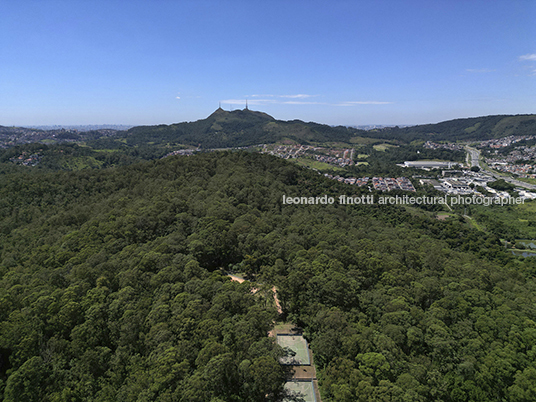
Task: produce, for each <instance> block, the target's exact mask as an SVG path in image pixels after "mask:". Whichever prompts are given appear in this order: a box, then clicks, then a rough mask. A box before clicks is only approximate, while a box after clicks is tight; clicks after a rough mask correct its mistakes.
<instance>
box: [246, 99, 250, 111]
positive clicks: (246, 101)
mask: <svg viewBox="0 0 536 402" xmlns="http://www.w3.org/2000/svg"><path fill="white" fill-rule="evenodd" d="M246 110H249V109H248V100H247V98H246Z"/></svg>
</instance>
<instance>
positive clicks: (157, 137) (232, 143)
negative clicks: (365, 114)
mask: <svg viewBox="0 0 536 402" xmlns="http://www.w3.org/2000/svg"><path fill="white" fill-rule="evenodd" d="M530 134H536V115H520V116H484V117H475V118H469V119H456V120H449V121H445V122H441V123H437V124H425V125H419V126H413V127H404V128H399V127H390V128H384V129H379V130H370V131H364V130H357V129H354V128H349V127H342V126H339V127H332V126H328V125H324V124H317V123H310V122H309V123H306V122H303V121H300V120H292V121H281V120H276V119H274V118H273V117H271V116H269V115H267V114H266V113H262V112H256V111H252V110H248V109H244V110H235V111H232V112H229V111H225V110H223V109H221V108H219V109H218V110H216V111H215V112H214V113H212V114H211V115H210V116H209V117H207V118H206V119H203V120H198V121H195V122H185V123H178V124H172V125H160V126H139V127H133V128H131V129H130V130H128V132H127V134H126V137H125V138H126V143H127V144H128V145H143V144H155V145H162V144H188V145H192V146H197V145H201V146H202V147H203V148H226V147H238V146H249V145H255V144H262V143H274V142H281V141H294V142H297V143H301V144H311V143H326V142H346V143H351V142H353V141H354V139H356V138H371V139H383V140H391V141H397V142H403V143H409V142H411V141H415V140H418V141H427V140H431V141H466V140H486V139H492V138H500V137H505V136H509V135H530Z"/></svg>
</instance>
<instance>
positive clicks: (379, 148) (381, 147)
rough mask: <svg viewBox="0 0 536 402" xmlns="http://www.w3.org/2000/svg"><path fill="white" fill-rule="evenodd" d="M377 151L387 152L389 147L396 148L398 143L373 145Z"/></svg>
mask: <svg viewBox="0 0 536 402" xmlns="http://www.w3.org/2000/svg"><path fill="white" fill-rule="evenodd" d="M372 147H373V148H374V149H375V150H376V151H380V152H385V150H386V149H388V148H396V145H392V144H376V145H373V146H372Z"/></svg>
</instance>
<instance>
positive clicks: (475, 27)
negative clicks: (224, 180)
mask: <svg viewBox="0 0 536 402" xmlns="http://www.w3.org/2000/svg"><path fill="white" fill-rule="evenodd" d="M535 21H536V1H532V0H524V1H516V0H485V1H478V0H444V1H440V0H422V1H421V0H363V1H359V0H353V1H343V0H330V1H314V0H307V1H305V0H304V1H295V0H284V1H279V0H266V1H261V0H247V1H246V0H245V1H240V0H227V1H226V0H218V1H216V0H195V1H187V0H186V1H164V0H153V1H136V0H128V1H127V0H125V1H114V0H106V1H100V0H92V1H89V0H87V1H76V0H70V1H47V0H36V1H28V0H18V1H11V0H0V125H34V124H112V123H113V124H132V125H140V124H170V123H175V122H181V121H193V120H197V119H201V118H204V117H206V116H208V115H209V114H210V113H212V112H213V111H214V110H215V109H216V108H217V107H218V103H219V102H221V103H222V107H223V108H224V109H230V108H231V107H232V108H235V109H237V108H243V107H244V105H245V99H246V98H247V99H248V103H249V107H250V109H254V110H261V111H264V112H266V113H269V114H271V115H272V116H274V117H275V118H278V119H282V120H292V119H300V120H305V121H316V122H319V123H326V124H343V125H361V124H421V123H432V122H439V121H443V120H449V119H454V118H460V117H470V116H481V115H491V114H526V113H536V24H535Z"/></svg>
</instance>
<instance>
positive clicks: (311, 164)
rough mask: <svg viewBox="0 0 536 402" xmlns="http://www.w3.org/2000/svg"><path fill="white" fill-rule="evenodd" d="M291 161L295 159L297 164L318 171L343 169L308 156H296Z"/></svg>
mask: <svg viewBox="0 0 536 402" xmlns="http://www.w3.org/2000/svg"><path fill="white" fill-rule="evenodd" d="M293 161H296V163H297V164H298V165H301V166H306V167H308V168H311V169H317V170H320V171H328V170H334V171H341V172H342V171H343V170H344V169H343V168H340V167H338V166H334V165H330V164H329V163H324V162H319V161H315V160H314V159H309V158H297V159H293ZM364 163H366V162H364Z"/></svg>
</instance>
